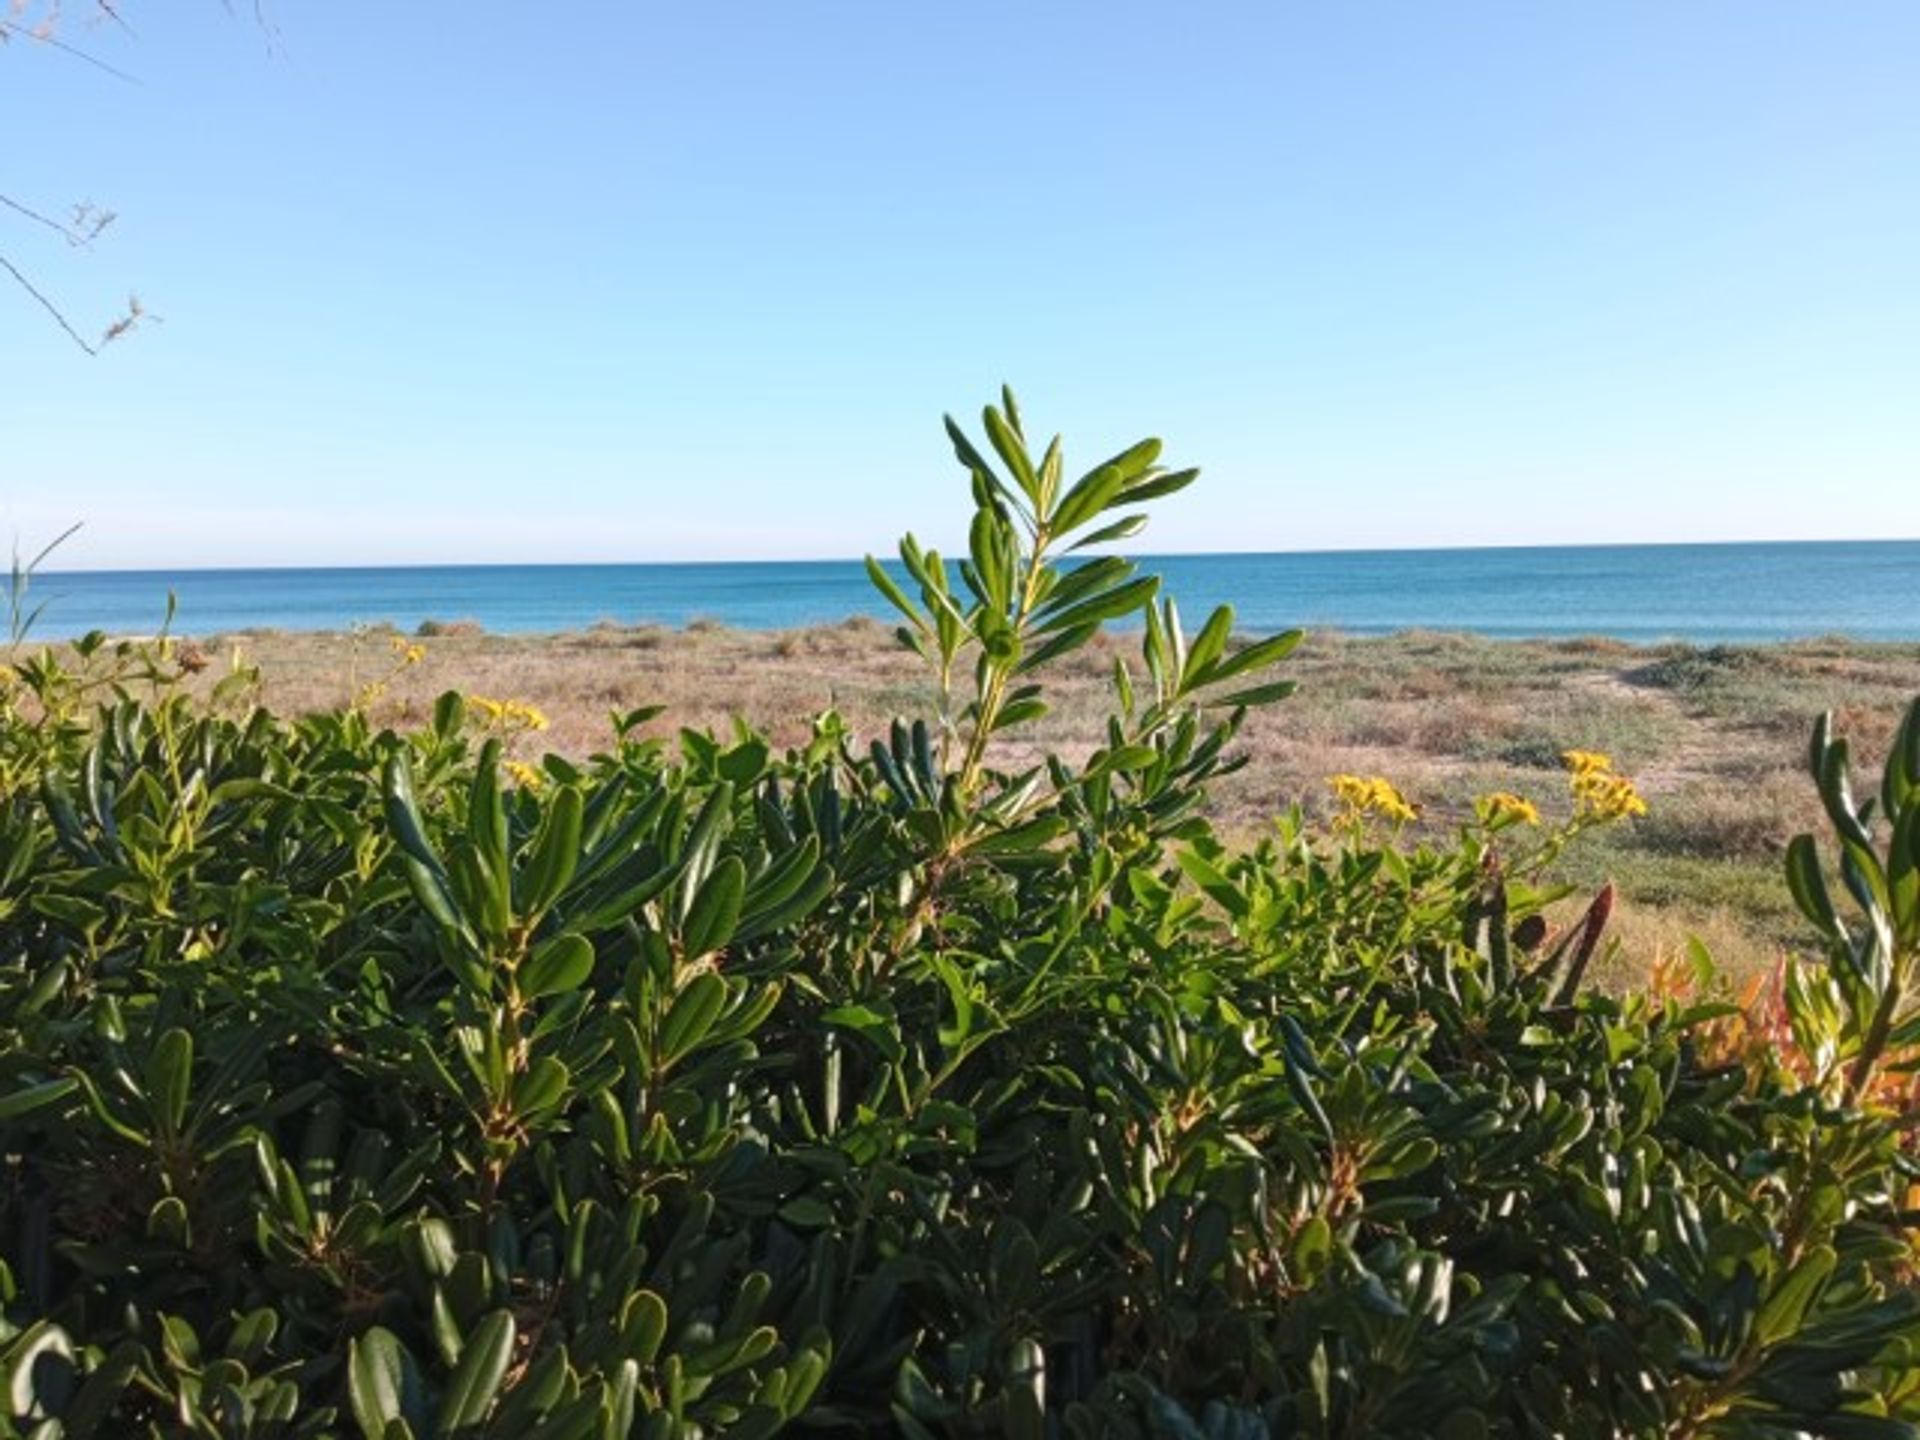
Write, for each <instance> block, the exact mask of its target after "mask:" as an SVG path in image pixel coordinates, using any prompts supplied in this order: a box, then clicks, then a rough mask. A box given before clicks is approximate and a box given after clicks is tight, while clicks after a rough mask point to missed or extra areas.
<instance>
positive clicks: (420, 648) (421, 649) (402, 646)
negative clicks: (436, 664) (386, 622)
mask: <svg viewBox="0 0 1920 1440" xmlns="http://www.w3.org/2000/svg"><path fill="white" fill-rule="evenodd" d="M387 643H388V644H389V645H391V646H392V647H393V653H394V654H395V655H396V656H398V657H399V659H400V663H401V664H402V665H418V664H419V663H420V662H421V661H422V660H424V659H426V658H427V647H426V646H424V645H422V644H419V643H418V642H417V641H413V640H409V639H407V637H406V636H404V635H395V636H393V637H391V638H390V639H389V640H388V641H387Z"/></svg>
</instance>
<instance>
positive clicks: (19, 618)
mask: <svg viewBox="0 0 1920 1440" xmlns="http://www.w3.org/2000/svg"><path fill="white" fill-rule="evenodd" d="M81 523H82V522H78V521H76V522H75V523H74V524H72V525H69V526H68V527H67V528H66V529H65V530H62V531H61V532H60V533H59V534H58V535H56V536H54V537H53V539H51V540H49V541H48V542H47V543H46V544H45V545H43V546H41V547H40V551H39V553H38V554H36V555H35V556H34V557H33V558H32V559H31V560H24V559H22V558H21V555H20V542H19V540H18V539H15V541H14V543H13V566H12V568H11V569H10V570H9V571H8V572H7V646H8V649H9V650H13V651H17V650H19V648H20V647H21V646H22V645H23V644H25V643H26V639H27V636H28V635H29V634H31V633H32V631H33V627H34V625H35V623H36V622H37V621H38V620H39V619H40V612H41V611H43V610H45V609H46V608H47V602H46V601H45V600H42V601H41V602H40V603H39V604H38V605H35V606H32V607H31V608H29V607H28V604H27V592H28V591H29V590H30V589H32V587H33V577H34V576H35V575H36V574H38V573H39V570H40V567H41V566H42V565H44V564H45V563H46V560H47V557H48V556H49V555H51V554H53V552H54V551H56V550H58V549H59V548H60V547H61V546H62V545H64V544H66V543H67V541H69V540H71V539H72V538H73V537H74V535H75V534H76V533H78V531H79V529H80V524H81Z"/></svg>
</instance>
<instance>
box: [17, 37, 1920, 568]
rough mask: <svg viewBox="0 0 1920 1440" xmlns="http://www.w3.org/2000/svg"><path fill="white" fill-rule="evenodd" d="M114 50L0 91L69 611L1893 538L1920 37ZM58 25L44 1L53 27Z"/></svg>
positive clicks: (356, 42) (1916, 429)
mask: <svg viewBox="0 0 1920 1440" xmlns="http://www.w3.org/2000/svg"><path fill="white" fill-rule="evenodd" d="M270 3H271V9H272V15H273V18H274V20H275V21H276V23H277V30H278V34H277V38H276V39H275V40H274V41H273V43H271V44H269V43H268V42H267V41H266V40H265V39H264V38H263V36H262V34H261V32H260V31H259V30H258V29H256V28H255V27H254V26H252V25H251V24H250V23H249V22H248V21H247V20H246V19H245V18H244V15H245V11H246V10H247V6H245V5H236V6H235V7H234V9H235V10H236V11H238V12H240V15H241V18H235V17H234V16H232V15H230V14H229V13H228V12H227V10H226V9H225V8H224V7H223V6H221V5H220V4H218V3H215V0H193V3H184V0H165V3H157V0H122V4H121V7H120V8H121V9H122V10H123V11H124V12H125V13H126V14H127V16H128V18H129V20H130V22H131V24H132V27H133V29H134V31H135V32H136V33H135V34H133V35H132V36H128V35H124V34H121V33H119V32H116V31H113V30H110V29H90V28H82V27H81V26H79V25H77V24H76V23H74V22H73V21H69V23H68V26H67V28H66V30H65V31H63V32H62V33H63V38H64V39H65V40H67V41H68V42H70V43H73V44H75V45H78V46H81V47H83V48H85V49H86V50H88V51H90V52H91V53H92V54H94V55H95V56H97V57H99V58H101V59H103V60H106V61H108V62H110V63H111V64H113V65H115V66H118V67H120V68H122V69H124V70H126V71H127V72H129V73H130V74H131V75H132V76H134V77H135V79H136V80H137V82H138V83H123V82H121V81H119V80H116V79H114V78H112V77H110V76H108V75H106V74H104V73H102V72H101V71H99V70H98V69H95V68H93V67H90V66H88V65H86V64H83V63H80V62H78V61H76V60H74V59H73V58H72V57H70V56H68V55H65V54H62V53H60V52H57V51H54V50H50V49H47V48H45V47H34V46H29V45H26V44H22V43H14V44H11V45H8V46H6V47H4V48H0V122H4V125H5V133H6V134H7V136H8V144H7V147H6V155H5V158H4V160H0V192H4V193H5V194H7V195H10V196H12V197H13V198H15V199H18V200H22V201H25V202H27V203H31V204H37V205H40V206H43V207H48V208H55V207H59V206H63V205H65V204H67V203H69V202H71V201H75V200H80V199H92V200H95V201H97V202H99V203H101V204H105V205H110V206H112V207H113V208H114V209H115V210H116V211H117V212H118V213H119V215H120V217H121V218H120V219H119V221H118V223H117V224H115V225H114V226H113V228H112V229H111V230H110V231H109V232H108V233H107V235H106V236H104V237H103V238H102V240H101V241H100V242H99V244H98V245H97V246H96V247H95V248H94V250H93V251H92V252H91V253H84V254H81V253H76V254H68V253H66V252H65V249H64V247H63V245H62V242H61V241H60V240H59V239H58V238H57V237H55V236H52V235H45V236H42V235H38V234H35V233H34V232H33V231H32V229H31V228H30V227H27V226H24V225H22V224H19V223H16V222H15V221H14V220H12V219H11V218H10V217H8V216H6V215H4V214H0V254H5V255H7V256H8V257H10V258H12V259H13V260H15V261H16V263H19V264H20V265H22V266H23V267H24V268H26V269H27V270H28V271H29V272H30V273H31V274H33V275H34V276H35V277H36V279H38V280H39V281H40V282H41V283H42V284H43V285H44V287H45V288H46V289H47V290H48V291H49V292H50V293H51V294H53V295H54V296H56V297H57V298H58V299H59V300H60V301H61V303H62V304H63V305H65V306H66V307H67V308H68V309H70V310H71V311H72V312H73V313H74V315H75V317H76V320H77V321H80V322H84V323H85V324H86V325H89V326H92V327H95V328H97V327H98V326H99V325H101V324H104V323H105V322H107V321H108V320H110V319H111V318H112V317H113V314H114V311H115V307H116V305H117V303H118V301H119V299H120V297H121V296H122V295H123V294H124V292H125V291H126V290H128V289H135V290H138V292H139V293H140V295H141V297H142V299H143V300H144V301H146V303H147V304H149V305H150V306H151V307H152V308H153V309H154V310H155V311H156V312H158V313H159V314H160V315H161V316H163V317H164V323H163V324H160V325H157V326H153V327H150V328H148V329H145V330H143V331H141V332H139V333H137V334H135V335H134V336H132V337H130V338H128V339H126V340H124V341H122V342H120V343H119V344H116V345H114V346H112V347H110V348H109V349H108V350H107V351H106V352H105V353H104V354H103V355H102V356H101V357H100V358H98V359H94V360H90V359H88V358H87V357H85V356H84V355H82V354H81V353H80V352H79V351H78V350H77V349H73V348H71V347H70V346H69V345H68V344H67V342H66V341H65V340H64V339H62V338H61V337H60V336H59V335H58V333H57V332H56V331H54V330H53V329H52V328H51V327H50V326H49V325H48V324H47V323H46V322H45V320H44V317H43V316H42V315H41V314H40V313H38V312H37V311H36V309H35V308H34V307H33V305H32V303H31V302H30V301H29V300H28V299H27V298H26V297H25V296H24V295H22V294H19V293H17V292H16V291H14V290H13V289H11V288H0V429H3V430H4V445H3V447H0V526H4V527H5V528H6V529H9V530H13V531H17V532H19V533H20V534H21V535H22V537H23V538H26V539H33V538H36V537H39V536H42V535H45V534H47V533H49V532H51V531H52V530H54V529H57V528H59V527H60V526H62V525H64V524H65V523H66V522H68V521H69V520H73V519H81V520H84V521H85V522H86V525H87V528H86V530H85V531H84V532H83V534H82V536H81V537H80V538H79V539H78V540H77V541H76V542H75V543H74V544H73V546H72V547H71V548H70V549H69V550H68V551H67V552H66V554H65V557H64V558H65V563H66V564H68V565H70V566H80V567H95V566H98V567H119V566H176V565H194V564H221V565H232V564H248V563H260V564H339V563H383V562H408V561H495V560H555V561H566V560H621V559H635V560H645V559H667V558H689V559H705V558H734V557H739V558H757V557H773V556H840V555H850V554H858V553H860V552H862V551H865V550H869V549H883V548H887V547H889V546H890V544H891V542H892V540H893V538H894V536H895V535H896V534H897V533H898V532H899V531H900V530H902V529H905V528H908V527H914V528H917V529H918V530H919V531H920V532H921V533H922V534H923V535H928V536H931V537H933V538H935V539H942V538H945V539H951V538H952V536H953V535H954V533H955V532H956V531H957V529H958V517H959V516H960V514H961V512H962V509H963V507H964V504H965V490H964V483H963V482H962V481H961V480H960V478H959V475H958V471H957V470H956V469H955V468H954V467H953V466H952V464H951V461H950V460H949V458H948V456H947V453H946V450H945V445H944V441H943V439H942V437H941V434H940V431H939V424H938V422H939V416H940V413H941V412H942V411H943V410H949V409H950V410H953V411H955V412H957V413H962V414H972V415H976V416H977V414H978V410H979V407H980V405H981V403H982V402H984V401H985V400H986V399H988V398H989V397H990V396H991V395H992V393H993V390H994V387H995V386H997V384H998V383H999V382H1000V381H1001V380H1002V379H1006V380H1009V381H1011V382H1012V383H1013V385H1014V386H1015V388H1016V390H1017V391H1018V392H1019V393H1020V394H1021V396H1022V399H1023V403H1024V407H1025V409H1026V411H1027V415H1028V422H1029V427H1030V428H1034V429H1042V430H1046V431H1051V430H1054V429H1060V430H1063V431H1065V433H1066V435H1067V439H1068V444H1069V450H1068V457H1069V460H1070V461H1072V460H1073V459H1075V458H1076V457H1077V458H1078V459H1080V460H1081V461H1083V462H1086V463H1091V462H1093V461H1095V460H1097V459H1099V458H1101V457H1102V456H1104V455H1105V454H1106V453H1109V452H1110V451H1112V450H1114V449H1117V448H1119V447H1120V446H1121V445H1123V444H1126V443H1128V442H1130V441H1132V440H1133V439H1135V438H1137V437H1138V436H1139V435H1141V434H1146V433H1152V434H1159V435H1161V436H1163V437H1164V438H1165V439H1166V441H1167V444H1168V454H1169V457H1170V458H1172V459H1174V460H1176V461H1178V462H1179V463H1182V464H1188V463H1192V464H1199V465H1202V466H1204V467H1205V470H1206V474H1205V475H1204V476H1203V479H1202V482H1201V484H1200V485H1199V486H1198V487H1196V488H1195V489H1193V490H1190V491H1188V492H1187V493H1186V494H1185V495H1182V496H1180V497H1178V498H1177V499H1175V500H1173V501H1170V502H1166V503H1165V504H1164V505H1163V506H1162V509H1161V513H1160V514H1159V516H1158V518H1156V520H1155V522H1154V527H1153V529H1152V530H1150V531H1149V533H1148V537H1147V539H1148V540H1149V541H1151V542H1152V545H1151V546H1150V548H1158V549H1167V550H1205V549H1240V550H1252V549H1316V548H1328V547H1371V546H1426V545H1463V544H1511V543H1534V542H1552V543H1565V542H1582V541H1620V540H1662V541H1664V540H1700V539H1744V538H1797V537H1809V538H1811V537H1851V536H1915V535H1920V5H1916V4H1915V3H1913V0H1884V3H1873V0H1861V3H1849V4H1845V5H1808V4H1804V3H1798V0H1795V3H1786V0H1724V3H1713V0H1688V3H1684V4H1677V3H1674V0H1647V3H1632V0H1605V3H1590V4H1541V3H1539V0H1515V3H1462V4H1436V3H1433V0H1404V3H1385V0H1380V3H1358V4H1340V5H1328V4H1313V5H1308V4H1280V3H1271V0H1267V3H1244V4H1226V3H1221V4H1195V5H1170V4H1165V3H1159V4H1131V3H1121V0H1105V3H1100V4H1092V3H1087V4H1065V3H1062V4H1045V5H1035V4H1011V3H1009V4H998V3H996V4H983V3H958V4H949V5H939V6H932V5H919V4H901V3H899V0H891V3H885V4H882V3H871V4H866V3H862V4H852V3H831V0H823V3H806V4H791V3H780V4H774V3H764V4H749V3H741V4H733V5H720V6H708V5H685V4H682V5H673V6H667V5H659V4H625V3H611V0H607V3H601V4H597V5H594V4H573V5H552V6H542V7H535V6H526V5H506V4H489V3H481V4H467V5H460V6H447V5H437V4H410V5H393V4H377V5H376V4H371V3H364V0H361V3H354V0H345V3H334V4H317V3H300V0H270ZM78 4H79V0H68V9H69V11H70V12H71V13H77V12H78Z"/></svg>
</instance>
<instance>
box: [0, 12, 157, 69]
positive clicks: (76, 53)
mask: <svg viewBox="0 0 1920 1440" xmlns="http://www.w3.org/2000/svg"><path fill="white" fill-rule="evenodd" d="M15 38H18V39H21V40H29V41H31V42H33V43H34V44H35V45H48V46H51V47H52V48H53V49H55V50H58V51H60V52H61V53H62V54H64V55H71V56H72V57H73V58H74V59H76V60H79V61H83V62H84V63H86V64H88V65H91V66H93V68H94V69H96V70H100V71H103V72H105V73H106V74H108V75H111V76H113V78H114V79H116V80H123V81H125V82H126V83H127V84H129V85H138V84H139V83H140V81H139V79H138V78H137V77H135V76H132V75H129V74H128V73H127V72H126V71H124V70H121V69H119V68H118V67H116V66H113V65H109V64H108V63H107V62H106V61H104V60H102V59H101V58H100V57H99V56H98V55H89V54H88V53H87V52H86V51H84V50H82V49H81V48H80V47H79V46H77V45H69V44H67V42H66V41H64V40H62V39H61V38H60V37H59V36H58V35H55V34H54V33H53V32H52V31H51V30H49V29H48V28H47V27H46V26H45V25H34V26H28V25H22V24H21V23H20V22H19V21H17V20H9V19H7V18H5V17H4V16H0V40H11V39H15Z"/></svg>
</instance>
